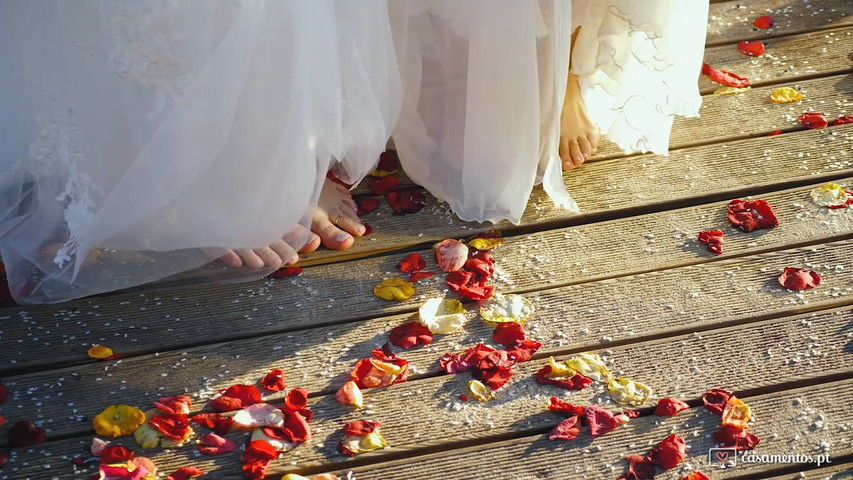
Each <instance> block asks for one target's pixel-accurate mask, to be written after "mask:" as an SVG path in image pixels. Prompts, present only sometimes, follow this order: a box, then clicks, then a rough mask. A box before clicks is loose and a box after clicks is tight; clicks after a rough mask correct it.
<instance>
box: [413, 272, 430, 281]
mask: <svg viewBox="0 0 853 480" xmlns="http://www.w3.org/2000/svg"><path fill="white" fill-rule="evenodd" d="M433 275H435V272H415V273H413V274H412V275H411V276H410V277H409V283H415V282H417V281H420V280H423V279H425V278H429V277H431V276H433Z"/></svg>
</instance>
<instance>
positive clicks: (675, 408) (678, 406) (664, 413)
mask: <svg viewBox="0 0 853 480" xmlns="http://www.w3.org/2000/svg"><path fill="white" fill-rule="evenodd" d="M688 408H690V405H688V404H686V403H684V402H682V401H681V400H676V399H674V398H661V399H660V400H658V406H657V407H655V415H658V416H661V417H671V416H673V415H675V414H677V413H678V412H680V411H682V410H687V409H688Z"/></svg>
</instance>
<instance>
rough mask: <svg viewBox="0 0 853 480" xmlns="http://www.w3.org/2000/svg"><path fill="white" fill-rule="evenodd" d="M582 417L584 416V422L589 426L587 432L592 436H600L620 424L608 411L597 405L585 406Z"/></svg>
mask: <svg viewBox="0 0 853 480" xmlns="http://www.w3.org/2000/svg"><path fill="white" fill-rule="evenodd" d="M584 418H586V424H587V425H588V426H589V434H590V435H592V436H593V437H600V436H601V435H604V434H605V433H607V432H609V431H611V430H613V429H614V428H616V427H618V426H619V425H620V423H619V422H618V421H617V420H616V419H615V418H614V415H613V414H612V413H610V411H608V410H605V409H603V408H601V407H599V406H598V405H590V406H588V407H586V410H584Z"/></svg>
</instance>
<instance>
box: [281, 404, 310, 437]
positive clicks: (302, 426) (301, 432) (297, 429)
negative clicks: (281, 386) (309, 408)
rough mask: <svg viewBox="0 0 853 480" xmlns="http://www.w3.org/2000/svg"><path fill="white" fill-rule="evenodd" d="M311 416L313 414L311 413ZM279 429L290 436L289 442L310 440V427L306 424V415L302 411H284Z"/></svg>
mask: <svg viewBox="0 0 853 480" xmlns="http://www.w3.org/2000/svg"><path fill="white" fill-rule="evenodd" d="M311 415H312V416H313V414H311ZM281 429H282V430H283V431H284V433H285V434H286V435H288V436H289V437H290V441H291V442H296V443H303V442H307V441H308V440H311V427H309V426H308V417H307V416H306V415H303V413H302V411H299V412H290V411H286V410H285V411H284V423H283V424H282V426H281Z"/></svg>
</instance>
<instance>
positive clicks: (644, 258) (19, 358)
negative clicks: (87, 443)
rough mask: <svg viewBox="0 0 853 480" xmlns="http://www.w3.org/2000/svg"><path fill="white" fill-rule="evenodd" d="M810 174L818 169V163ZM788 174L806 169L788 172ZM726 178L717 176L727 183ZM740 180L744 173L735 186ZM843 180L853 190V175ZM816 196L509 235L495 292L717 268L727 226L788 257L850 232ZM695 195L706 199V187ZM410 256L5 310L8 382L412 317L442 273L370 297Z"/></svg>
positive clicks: (757, 247)
mask: <svg viewBox="0 0 853 480" xmlns="http://www.w3.org/2000/svg"><path fill="white" fill-rule="evenodd" d="M802 135H803V136H804V137H806V138H809V139H811V141H810V142H809V144H810V145H815V146H817V147H819V148H825V146H824V144H822V143H820V142H817V141H814V140H815V139H818V138H821V137H822V136H824V135H825V132H804V133H803V134H802ZM827 138H833V137H831V136H830V137H827ZM744 149H745V150H746V153H747V154H748V153H749V151H750V150H751V149H750V148H749V146H748V145H747V146H745V147H744ZM815 156H817V155H815ZM759 158H764V157H759ZM818 158H820V159H826V158H827V157H818ZM664 160H666V159H664ZM764 163H767V162H761V163H759V162H756V163H755V164H754V166H755V167H756V168H759V167H763V168H764V169H765V171H768V170H769V167H770V165H769V163H768V164H766V165H763V164H764ZM780 163H781V162H780ZM693 165H696V167H693ZM777 165H779V164H777ZM825 165H832V163H830V162H826V163H825ZM711 166H712V165H703V164H702V163H692V162H691V163H689V164H687V166H686V168H685V171H687V170H689V169H690V168H694V169H703V170H699V172H697V173H701V175H700V176H701V177H704V176H705V175H707V174H706V173H704V169H705V168H709V167H711ZM809 166H810V167H812V168H814V167H815V165H814V164H811V163H810V164H809ZM648 168H649V170H651V172H652V173H651V174H652V175H654V176H657V175H659V174H660V171H661V170H663V171H666V170H667V169H666V168H664V166H662V165H660V164H658V163H655V164H649V167H648ZM747 168H748V167H747ZM783 168H784V164H783ZM785 171H790V172H798V171H802V170H796V169H795V168H788V169H786V170H785ZM803 172H805V173H808V171H803ZM733 173H734V172H732V174H733ZM723 174H724V172H720V177H721V176H722V175H723ZM675 175H676V176H677V173H676V174H675ZM730 176H733V175H730ZM718 180H719V181H720V182H721V183H725V182H726V179H724V178H719V177H718ZM743 180H744V178H743V177H740V178H739V179H732V180H731V181H743ZM746 180H748V177H747V178H746ZM709 183H710V182H709ZM842 183H846V184H847V185H851V184H853V178H847V179H846V180H844V181H843V182H842ZM708 186H709V187H710V185H708ZM618 187H619V188H620V190H621V191H619V192H617V193H618V195H617V196H616V197H615V199H628V200H630V199H632V198H633V199H635V198H636V197H635V196H634V195H631V194H628V193H627V192H626V190H627V191H629V190H630V188H631V185H630V184H621V185H618ZM811 188H812V186H809V187H806V188H803V189H798V190H792V191H790V192H783V193H781V194H778V195H772V196H768V197H767V198H768V199H769V200H770V201H771V202H772V204H773V205H774V206H775V208H776V212H777V215H778V216H779V218H780V219H781V222H782V227H781V228H778V229H774V230H772V231H769V232H766V233H758V232H756V233H752V234H749V235H746V234H743V233H737V232H736V231H735V230H733V229H731V228H730V227H726V226H725V225H726V224H727V220H726V217H725V208H724V203H715V204H709V205H703V206H700V207H696V208H688V209H682V210H676V211H666V212H661V213H657V214H652V215H648V216H640V217H632V218H628V219H624V220H615V221H610V222H603V223H599V224H590V225H583V226H578V227H572V228H568V229H562V230H556V231H553V232H546V233H541V234H533V235H529V236H518V237H510V238H509V239H508V240H507V243H506V244H505V245H504V246H501V247H500V248H499V249H498V250H496V259H497V262H498V266H499V267H501V269H502V271H503V272H504V273H503V274H502V275H501V276H500V278H504V279H506V281H500V282H498V283H496V285H497V286H498V288H499V289H500V290H501V291H502V292H504V293H509V292H514V291H520V292H523V291H531V290H536V289H541V288H543V287H553V286H559V285H561V284H570V283H580V282H584V281H590V280H595V279H601V278H607V277H610V276H617V275H626V274H629V273H637V272H642V271H650V270H655V269H660V268H665V267H666V266H675V265H686V264H691V263H698V262H704V261H708V260H709V259H711V258H713V257H714V255H713V254H711V253H710V252H707V250H705V248H704V246H701V245H696V244H695V241H693V240H692V239H693V238H695V235H696V232H698V231H699V230H705V229H710V228H724V229H725V230H726V233H727V237H726V242H727V243H726V252H727V253H726V255H731V254H737V255H743V254H750V253H755V252H759V251H763V250H766V249H779V248H784V247H785V246H786V245H792V244H796V243H798V242H817V241H820V240H821V239H827V238H838V237H839V236H841V237H843V236H844V235H846V234H849V233H850V232H853V223H851V222H853V218H851V217H853V215H851V213H850V211H849V210H827V209H823V208H818V207H816V206H814V205H813V204H812V203H811V202H810V200H809V198H808V191H809V190H810V189H811ZM664 193H665V192H664ZM695 193H696V194H702V193H703V191H702V189H697V191H696V192H695ZM619 201H621V200H619ZM786 225H794V226H795V228H788V227H786ZM455 232H456V234H458V233H459V231H458V230H456V231H455ZM448 234H453V233H452V232H449V233H448ZM421 253H422V254H423V255H424V256H425V258H428V259H430V260H429V262H430V263H429V267H428V268H429V269H430V270H434V271H435V270H436V268H435V264H434V263H433V260H432V257H431V254H430V252H429V251H427V250H424V251H421ZM402 256H403V255H402V254H398V255H392V256H387V257H376V258H370V259H364V260H361V261H358V262H356V263H353V264H343V265H326V266H318V267H312V268H308V269H306V271H305V273H304V274H303V276H300V277H296V278H291V279H281V280H265V281H262V282H256V283H251V284H245V285H226V286H197V287H183V288H179V289H174V290H170V291H161V292H147V293H135V294H129V293H128V294H119V295H115V296H113V297H110V298H90V299H83V300H79V301H76V302H72V303H70V304H69V305H67V306H63V307H59V308H57V307H40V308H31V307H28V308H15V309H7V310H6V311H5V312H6V313H5V318H0V321H2V322H3V323H2V331H0V341H2V342H3V344H4V350H5V352H4V355H3V365H2V369H0V372H2V373H0V374H2V375H4V376H8V375H10V374H11V373H12V372H14V371H16V370H20V369H21V367H25V368H47V367H49V366H57V365H63V364H64V365H73V364H79V363H83V362H87V361H88V359H86V357H85V351H86V350H87V349H88V347H89V346H91V345H92V344H103V345H109V346H110V347H111V348H114V349H115V351H117V352H119V353H121V354H122V355H125V356H130V355H135V354H141V353H151V352H155V351H166V350H171V349H177V348H183V347H187V346H192V345H198V344H202V343H209V342H214V341H227V340H230V339H236V338H244V337H252V336H256V335H261V334H264V333H276V332H288V331H292V330H298V329H307V328H311V327H313V326H318V325H326V324H333V323H346V322H351V321H355V320H360V319H365V318H372V317H378V316H382V315H386V314H394V313H405V312H412V311H413V310H414V309H415V308H416V306H417V305H418V304H419V302H420V301H422V300H421V298H423V297H424V296H427V297H428V296H436V295H443V294H444V293H443V292H444V290H445V287H444V285H443V283H442V281H443V280H442V276H437V277H435V278H433V279H431V280H428V281H426V282H424V283H423V285H421V284H419V285H418V289H417V290H418V295H417V297H416V298H414V299H412V301H410V302H403V303H393V304H392V303H388V302H384V301H382V300H379V299H377V298H374V297H372V296H371V295H369V292H370V291H371V289H372V287H373V285H375V284H376V283H378V282H379V281H380V280H381V279H382V278H387V277H390V276H395V275H396V274H395V272H396V267H395V266H396V264H397V263H398V262H399V261H400V259H401V258H402ZM531 272H535V274H531ZM540 276H541V277H543V278H540ZM366 293H367V294H366ZM338 305H345V306H346V309H344V310H342V309H339V308H335V307H337V306H338ZM319 312H322V313H319ZM201 324H204V325H207V326H208V327H209V328H208V329H207V330H205V331H203V332H199V331H198V329H197V325H201ZM345 328H350V327H345Z"/></svg>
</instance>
